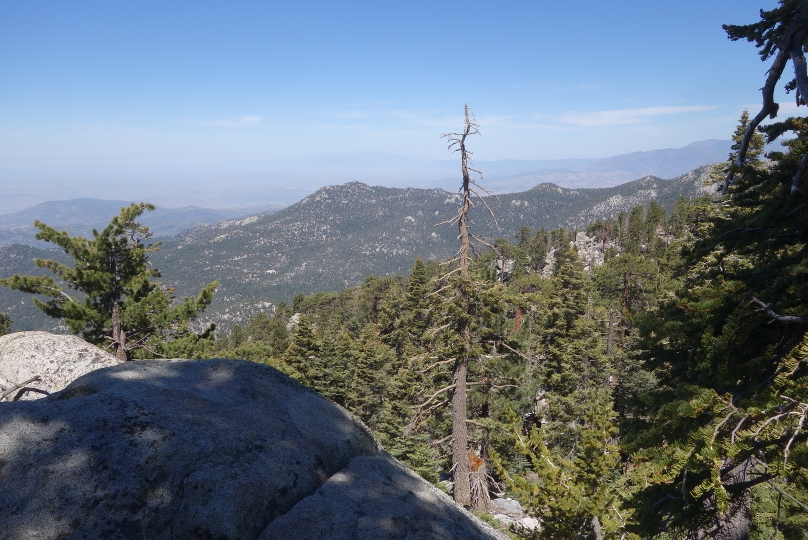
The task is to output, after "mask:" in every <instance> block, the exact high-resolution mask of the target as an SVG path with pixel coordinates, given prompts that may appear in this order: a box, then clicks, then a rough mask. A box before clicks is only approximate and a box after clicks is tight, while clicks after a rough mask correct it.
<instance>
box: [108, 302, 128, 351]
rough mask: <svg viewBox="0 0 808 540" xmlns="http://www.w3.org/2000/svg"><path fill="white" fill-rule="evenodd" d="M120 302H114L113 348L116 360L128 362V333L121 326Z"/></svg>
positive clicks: (112, 322) (112, 323)
mask: <svg viewBox="0 0 808 540" xmlns="http://www.w3.org/2000/svg"><path fill="white" fill-rule="evenodd" d="M118 309H119V308H118V302H117V299H116V298H113V301H112V317H111V319H112V321H111V326H112V347H113V352H114V353H115V358H117V359H118V360H121V361H126V333H125V332H124V330H123V325H122V324H121V316H120V312H119V310H118Z"/></svg>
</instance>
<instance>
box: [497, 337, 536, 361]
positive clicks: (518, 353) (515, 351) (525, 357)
mask: <svg viewBox="0 0 808 540" xmlns="http://www.w3.org/2000/svg"><path fill="white" fill-rule="evenodd" d="M488 343H492V344H494V345H502V346H503V347H505V348H506V349H508V350H509V351H511V352H512V353H513V354H516V355H518V356H520V357H521V358H522V359H524V360H527V361H528V362H530V357H529V356H528V355H526V354H524V353H521V352H519V351H517V350H516V349H514V348H513V347H509V346H508V344H506V343H503V342H497V341H489V342H488Z"/></svg>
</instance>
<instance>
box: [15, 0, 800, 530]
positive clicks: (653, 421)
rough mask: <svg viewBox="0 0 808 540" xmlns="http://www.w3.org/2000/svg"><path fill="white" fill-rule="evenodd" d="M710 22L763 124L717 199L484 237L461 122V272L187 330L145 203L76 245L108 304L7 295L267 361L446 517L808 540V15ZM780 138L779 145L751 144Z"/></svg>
mask: <svg viewBox="0 0 808 540" xmlns="http://www.w3.org/2000/svg"><path fill="white" fill-rule="evenodd" d="M724 29H725V31H726V32H727V34H728V36H729V38H730V39H731V40H748V41H750V42H752V43H754V44H755V45H756V46H757V47H758V50H759V54H760V57H761V59H762V60H763V61H764V63H763V64H762V65H761V66H765V67H761V76H765V77H766V82H765V86H764V87H763V89H762V108H761V110H760V111H751V112H750V113H746V112H745V113H744V114H743V116H742V117H741V118H740V120H739V122H738V127H737V129H736V131H735V132H734V133H733V134H727V135H732V138H733V141H734V143H735V144H734V146H733V148H732V153H731V154H730V155H729V156H728V158H727V161H726V162H725V163H722V164H718V165H716V166H715V167H714V170H713V174H712V180H711V181H712V182H713V183H715V184H717V185H718V190H717V194H716V195H715V196H704V197H700V198H695V199H692V200H685V199H684V198H683V199H680V200H679V201H678V202H676V204H675V205H673V206H672V207H670V208H666V207H664V206H661V205H659V204H657V203H655V202H652V203H650V204H649V205H647V206H637V207H635V208H633V209H632V210H631V211H630V212H625V213H620V214H619V215H615V216H611V217H608V218H605V219H602V220H598V221H594V222H592V223H590V224H589V225H588V226H587V227H586V228H585V229H581V230H569V229H564V228H559V229H556V230H545V229H542V228H539V229H536V228H535V227H534V224H531V223H524V224H523V225H522V226H521V228H519V229H518V230H514V231H512V236H511V237H509V238H478V237H477V236H475V234H474V232H475V228H474V226H475V222H481V221H483V220H495V219H496V218H497V216H496V215H494V214H493V213H492V212H489V210H488V209H487V207H486V204H485V202H484V200H483V199H482V198H481V197H480V195H484V194H485V193H486V192H485V190H484V187H485V181H484V178H483V176H482V175H481V174H479V173H478V172H477V171H476V170H475V168H474V163H473V161H472V159H471V158H472V156H471V151H470V150H469V149H470V148H473V145H474V141H475V136H476V130H477V125H476V123H475V120H474V116H473V114H472V113H471V112H470V111H469V110H468V109H466V116H465V124H464V126H463V127H462V129H461V130H460V131H459V132H458V133H452V134H448V135H446V136H445V137H446V138H445V141H446V142H447V144H448V145H449V150H450V151H452V152H453V154H452V156H454V157H456V158H457V160H458V165H459V167H460V170H461V174H460V175H458V182H459V184H461V185H460V194H461V195H462V197H461V198H460V206H459V208H458V212H457V214H456V216H455V217H454V218H452V219H450V220H449V221H448V222H446V223H443V224H438V225H436V226H437V227H453V228H454V229H455V230H457V231H458V233H459V234H458V240H457V250H458V255H457V257H456V258H455V259H452V260H448V261H437V260H424V259H422V258H417V259H415V260H414V261H412V268H411V271H410V272H409V274H408V275H396V276H386V277H377V276H368V277H367V278H366V279H365V280H364V282H363V283H362V284H360V285H357V286H354V287H350V288H347V289H344V290H341V291H336V292H328V293H326V292H319V293H315V294H313V295H308V296H306V295H303V294H298V295H297V296H295V297H294V298H293V299H290V301H289V302H288V303H284V302H281V303H280V304H279V305H278V306H276V309H275V311H274V313H273V314H271V315H270V314H265V313H259V314H257V315H253V316H252V317H251V318H250V319H249V321H248V322H247V323H246V324H243V325H237V326H234V327H232V328H230V329H229V330H228V331H227V332H224V333H222V332H218V333H217V332H215V331H213V329H211V328H209V329H207V330H206V331H204V332H201V333H197V332H194V331H192V330H191V327H192V326H191V325H190V322H191V321H192V320H193V319H194V318H195V317H196V316H197V314H198V313H199V312H201V310H203V309H204V307H205V306H206V305H207V304H209V303H210V299H211V297H212V295H213V290H214V289H215V286H216V283H212V284H210V285H209V286H208V287H206V288H205V289H204V290H203V291H202V292H201V293H200V296H199V298H197V299H193V298H190V299H186V300H184V301H183V302H176V301H175V299H174V298H173V297H172V296H171V295H170V291H168V292H161V291H162V290H161V289H160V288H159V287H156V286H155V285H153V283H154V282H153V281H150V280H151V279H152V278H154V277H155V276H156V275H155V274H154V273H153V272H155V271H153V270H147V269H146V268H147V266H146V265H145V263H144V260H145V259H144V257H146V256H147V254H148V251H149V249H154V248H149V247H148V246H146V245H145V244H144V242H146V241H147V240H148V237H147V235H146V234H145V232H146V231H143V228H139V225H138V224H137V223H136V222H135V221H134V220H135V218H137V217H138V216H139V215H140V213H142V212H143V211H145V210H148V208H146V207H145V206H144V207H137V208H131V209H124V211H123V214H122V217H121V218H120V219H119V222H117V223H118V226H119V228H120V230H117V231H116V230H110V231H107V232H104V233H99V236H98V237H97V238H96V239H95V240H93V241H87V242H97V243H104V242H105V243H106V244H105V245H109V246H111V247H110V248H109V249H113V248H115V249H118V251H117V252H116V253H117V254H118V255H113V256H112V258H115V257H119V258H120V260H123V261H125V262H126V263H127V264H128V265H129V266H128V268H130V270H131V275H128V276H124V278H121V279H119V280H117V281H115V280H113V281H115V282H116V283H120V284H121V290H120V291H118V290H116V291H115V292H114V295H111V294H106V295H103V294H96V292H94V291H97V289H98V287H97V281H98V280H99V279H102V278H103V279H106V278H104V277H103V276H102V277H99V275H100V274H98V273H96V274H92V275H91V274H89V273H86V272H84V273H83V271H79V272H78V274H82V273H83V274H82V275H75V273H76V271H75V270H71V269H69V268H67V267H65V266H64V265H60V264H58V263H54V262H53V261H40V262H38V265H39V266H42V267H44V268H46V269H50V270H52V271H53V272H54V273H56V274H57V277H59V278H61V279H62V280H63V281H64V280H68V281H69V279H72V278H75V279H77V280H79V281H81V280H82V279H83V280H84V281H85V282H86V287H85V289H86V291H87V299H88V300H87V303H86V304H82V305H81V306H76V307H74V304H75V301H74V300H72V299H66V298H65V296H66V295H65V293H64V291H62V290H61V289H59V286H58V285H57V283H56V281H54V280H52V279H50V278H48V279H45V278H32V277H29V276H14V277H12V278H7V279H4V280H3V281H2V283H3V284H4V285H6V286H9V287H12V288H16V289H18V290H23V291H26V292H31V293H35V294H39V295H45V296H46V297H49V298H50V300H49V301H48V302H40V303H39V304H40V307H41V309H43V311H45V312H46V313H48V314H49V315H52V316H54V317H60V318H64V319H65V320H67V322H68V324H69V326H70V328H71V329H72V330H73V331H75V332H77V333H81V332H83V333H84V335H85V337H86V338H88V339H90V340H95V341H97V342H99V343H100V342H105V343H110V342H111V343H113V344H114V347H115V350H116V351H119V352H118V354H119V355H120V356H122V357H126V358H147V357H148V358H153V357H155V356H160V357H166V358H214V357H225V358H235V359H245V360H251V361H254V362H261V363H265V364H268V365H270V366H273V367H275V368H277V369H279V370H281V371H283V372H285V373H286V374H288V375H290V376H291V377H293V378H295V379H297V380H298V381H299V382H301V383H302V384H304V385H306V386H308V387H310V388H313V389H315V390H316V391H317V392H319V393H321V394H322V395H323V396H325V397H327V398H329V399H331V400H333V401H334V402H336V403H338V404H340V405H342V406H343V407H345V408H347V409H348V410H349V411H351V412H352V413H353V414H355V415H356V416H357V417H359V418H360V419H361V420H362V421H363V422H364V423H365V424H367V426H368V427H370V429H371V430H372V431H373V432H374V433H375V434H376V436H377V437H378V439H379V440H380V441H381V443H382V445H383V447H384V448H385V449H386V451H387V452H389V453H390V454H392V455H393V456H394V457H396V458H397V459H399V460H400V461H402V462H403V463H405V464H406V465H408V466H409V467H410V468H412V469H413V470H414V471H416V472H417V473H418V474H420V475H421V476H422V477H423V478H425V479H426V480H429V481H431V482H433V483H435V484H436V485H438V486H442V487H443V489H447V490H450V493H451V495H452V496H453V497H454V499H455V501H457V502H458V503H459V504H462V505H464V506H466V507H468V508H470V509H472V510H475V511H478V512H480V513H481V514H482V513H484V512H485V511H486V510H490V508H491V507H490V504H491V503H490V497H492V496H508V497H513V498H515V499H517V500H519V501H520V502H521V503H522V505H523V506H524V507H525V509H526V511H527V512H528V513H529V514H530V515H532V516H534V517H536V518H538V519H539V520H540V523H541V527H540V528H538V529H536V530H534V531H527V530H524V529H516V528H514V529H512V530H511V531H509V532H508V534H510V535H512V536H513V537H514V538H547V539H626V540H628V539H643V538H661V539H680V538H687V539H702V538H714V539H744V538H752V539H759V540H763V539H767V540H768V539H804V538H808V333H806V331H808V186H806V184H808V178H806V176H808V175H807V174H806V168H808V121H807V120H806V118H803V117H788V118H782V117H780V116H778V115H777V112H778V105H777V103H775V102H774V99H773V95H774V90H775V88H776V87H778V85H779V86H781V87H785V89H786V90H787V91H789V92H790V93H791V95H792V96H795V99H796V100H797V103H798V104H799V105H800V106H804V105H805V101H806V99H808V98H806V96H808V71H807V70H806V60H805V56H804V52H803V51H804V49H805V47H806V43H808V1H802V0H782V2H780V4H779V6H778V7H776V8H775V9H773V10H771V11H761V20H760V21H759V22H756V23H753V24H749V25H745V26H733V25H728V26H725V27H724ZM789 60H790V61H791V62H790V65H792V66H793V76H792V75H791V74H789V73H788V70H787V69H786V68H787V67H788V66H789ZM789 81H790V82H789ZM774 140H779V141H781V142H782V145H783V147H782V149H781V150H777V151H771V152H764V146H765V145H766V143H768V142H772V141H774ZM483 173H484V171H483ZM127 212H128V213H127ZM124 214H125V215H124ZM116 219H118V218H116ZM127 219H128V220H129V221H127ZM38 226H39V225H38ZM40 231H41V232H40V236H38V237H39V238H41V239H45V240H51V241H54V242H56V243H57V244H58V245H60V246H62V247H66V248H70V249H73V250H74V251H75V252H76V253H77V254H78V255H82V253H83V252H82V251H81V250H82V249H83V250H85V251H86V250H90V248H92V247H93V246H90V245H89V244H80V243H77V242H75V241H73V240H71V239H69V238H67V237H66V236H65V237H63V236H59V235H60V234H63V233H57V232H56V231H54V230H51V229H49V228H47V226H45V225H44V224H42V226H41V227H40ZM133 231H134V232H135V233H137V234H132V232H133ZM105 234H106V235H107V236H104V235H105ZM138 234H140V236H138ZM126 238H128V239H129V240H128V241H129V242H130V243H132V242H134V244H133V245H136V246H140V247H138V249H139V250H140V251H137V252H136V253H135V252H127V251H126V249H127V248H126V246H123V244H126V242H125V241H124V240H125V239H126ZM581 238H585V239H587V242H588V245H589V246H594V247H592V248H591V250H594V252H596V253H597V254H599V257H600V259H599V260H598V261H597V264H596V263H595V262H594V261H593V260H591V258H588V256H585V255H584V253H583V252H581V251H580V250H579V248H581V245H582V244H581V242H580V241H577V240H580V239H581ZM116 239H117V240H116ZM121 239H123V240H121ZM116 242H117V243H116ZM99 245H100V244H99ZM71 246H72V247H71ZM116 246H117V247H116ZM93 249H94V248H93ZM121 253H123V255H120V254H121ZM127 253H129V254H128V255H127ZM132 253H134V255H132ZM82 256H83V255H82ZM132 257H134V258H132ZM77 260H78V258H77ZM105 260H106V259H105ZM110 260H111V259H110ZM116 260H118V259H116ZM601 261H602V263H601ZM40 263H41V264H40ZM104 271H105V272H106V271H107V270H104ZM70 272H73V274H71V273H70ZM99 272H100V271H99ZM144 272H152V274H150V275H145V274H144ZM101 273H103V272H101ZM104 276H106V274H104ZM144 276H145V277H144ZM107 277H108V276H107ZM126 280H129V281H128V282H127V281H126ZM130 282H131V287H130V285H129V283H130ZM126 287H130V288H131V290H129V289H126ZM127 291H129V292H127ZM172 302H173V303H172ZM119 304H120V306H121V308H120V312H119V311H116V310H111V307H112V306H118V305H119ZM169 305H174V306H176V307H174V308H169V307H168V306H169ZM116 309H117V308H116ZM149 310H152V311H155V312H161V313H163V315H161V316H160V317H157V319H154V317H152V316H151V315H149V313H151V311H149ZM127 317H128V319H127ZM150 317H151V318H150ZM130 320H131V321H136V322H137V324H135V322H132V323H131V324H132V328H133V329H132V331H131V334H130V333H129V331H128V330H126V331H125V330H124V329H122V328H123V327H122V326H121V324H124V325H125V324H127V323H126V321H130ZM155 320H157V322H154V321H155ZM121 321H124V322H121ZM149 321H151V322H149ZM116 324H117V325H118V326H117V327H116V326H115V325H116ZM7 326H8V322H7V321H5V320H4V319H3V318H2V316H0V332H2V330H3V329H4V328H5V329H6V331H7ZM124 332H126V335H124ZM122 336H123V337H122ZM104 340H106V341H104Z"/></svg>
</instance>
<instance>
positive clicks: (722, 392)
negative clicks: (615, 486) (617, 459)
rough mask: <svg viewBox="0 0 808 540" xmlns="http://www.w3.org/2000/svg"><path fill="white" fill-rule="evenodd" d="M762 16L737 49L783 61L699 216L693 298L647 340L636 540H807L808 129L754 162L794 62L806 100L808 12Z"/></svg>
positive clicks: (799, 125)
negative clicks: (643, 482)
mask: <svg viewBox="0 0 808 540" xmlns="http://www.w3.org/2000/svg"><path fill="white" fill-rule="evenodd" d="M761 17H762V20H761V21H760V22H759V23H756V24H752V25H746V26H725V29H726V30H727V32H728V34H729V36H730V38H731V39H741V38H743V39H748V40H750V41H755V42H756V44H757V46H758V47H759V48H760V49H761V56H762V57H763V58H764V59H766V58H769V57H771V56H774V57H775V60H774V62H773V64H772V66H771V69H770V70H769V72H768V79H767V83H766V85H765V86H764V88H763V101H764V103H763V107H762V110H761V111H760V113H759V114H758V115H756V116H755V118H754V119H752V120H751V121H749V124H748V125H747V126H746V128H745V130H744V135H743V137H742V140H741V141H740V144H739V145H738V148H737V150H736V151H737V155H736V156H735V159H734V163H733V164H732V167H731V168H730V171H729V174H728V175H727V179H726V181H725V184H724V191H725V192H726V197H725V198H723V199H721V200H719V201H717V202H716V203H714V204H703V207H704V209H703V210H698V213H697V215H696V218H697V223H696V224H695V225H694V226H693V227H692V228H691V230H692V234H693V239H692V241H691V242H689V244H686V245H685V250H684V251H683V254H684V256H685V262H686V263H687V267H686V270H687V273H686V274H685V275H684V276H683V278H684V284H683V286H682V287H681V289H680V290H679V291H678V293H677V295H676V297H675V298H673V299H671V300H669V301H668V302H666V303H665V305H664V306H663V310H662V311H661V313H660V316H659V320H657V321H653V320H649V321H647V325H646V328H645V329H643V335H642V338H643V340H644V344H643V346H644V347H645V349H646V351H647V352H646V355H645V361H646V366H647V367H648V368H649V369H651V370H652V373H653V375H654V376H655V377H656V378H657V380H658V385H657V387H656V388H655V389H654V390H653V391H652V392H649V393H648V394H646V395H645V396H644V401H645V402H646V403H648V404H649V408H648V410H647V411H644V412H643V414H637V416H636V420H637V425H636V426H635V428H634V429H633V430H632V432H631V433H628V434H627V435H628V437H627V441H626V442H627V445H626V449H627V450H632V451H634V458H633V460H634V462H635V463H636V470H637V473H638V474H641V475H643V476H644V477H649V478H653V479H654V482H653V484H650V485H648V486H646V487H644V488H643V489H641V490H640V491H639V492H638V494H637V495H636V498H635V504H636V506H637V509H638V512H637V518H638V524H639V526H638V528H637V531H638V532H641V533H642V534H644V535H646V536H651V535H660V534H663V533H664V534H668V535H678V536H679V537H686V538H695V537H702V536H704V535H709V536H711V537H713V538H720V539H740V538H749V537H750V535H751V534H753V533H755V531H761V530H764V529H765V528H768V531H769V532H770V534H769V537H771V536H772V534H778V531H779V533H780V534H785V533H786V532H787V531H796V530H798V528H799V527H798V526H795V523H798V522H799V520H800V519H803V522H804V518H802V516H804V514H805V512H804V508H806V507H808V496H806V494H807V493H808V492H806V484H805V475H804V472H803V466H804V464H805V463H806V460H808V455H807V454H808V449H806V447H805V441H806V440H808V432H806V430H805V427H806V424H807V422H806V416H808V365H807V364H806V361H805V358H806V356H808V344H806V338H805V335H806V328H807V327H808V272H806V269H808V253H807V252H806V248H805V241H804V239H805V238H806V237H808V215H806V212H805V208H806V206H808V203H807V202H806V199H807V198H808V197H806V190H805V188H804V187H803V185H802V175H803V174H804V169H805V165H806V163H808V158H807V157H806V154H808V129H807V128H808V124H807V123H806V122H805V119H804V118H789V119H786V120H785V121H783V122H777V123H775V124H771V125H769V126H766V127H765V128H761V131H763V132H764V133H766V134H767V135H768V136H769V138H770V140H771V139H773V138H776V137H777V136H779V135H781V134H782V133H785V132H787V131H791V132H793V133H794V135H795V136H796V137H795V138H794V139H791V140H789V141H786V142H785V143H784V144H785V145H786V147H787V149H788V151H787V152H785V153H781V152H772V153H771V154H770V158H771V162H770V163H769V164H768V165H767V166H765V167H764V166H760V165H759V164H756V163H754V159H755V158H756V156H755V152H756V150H755V146H756V145H757V146H758V147H759V146H760V144H759V142H760V141H759V140H758V142H757V143H755V142H754V135H755V131H756V130H757V127H758V125H759V123H760V122H761V121H762V120H763V119H764V118H765V117H766V116H768V115H772V116H774V115H776V113H777V109H778V106H777V104H776V103H774V101H773V92H774V87H775V86H776V84H777V82H778V81H779V79H780V76H781V75H782V73H783V70H784V68H785V65H786V62H787V60H788V59H789V58H791V59H792V60H793V62H792V64H793V65H794V69H795V74H796V82H795V83H789V85H786V86H787V87H788V86H791V87H792V89H794V88H796V89H797V91H798V95H797V99H798V102H799V100H802V99H804V97H805V96H808V74H806V63H805V59H804V56H803V53H802V44H803V42H804V39H805V37H806V35H808V2H805V1H796V0H794V1H789V0H786V1H784V2H781V5H780V7H778V8H775V9H773V10H770V11H761ZM742 121H743V119H742ZM739 133H740V128H739V130H738V132H737V133H736V139H737V138H738V137H737V136H738V135H739ZM736 144H737V140H736ZM642 419H644V421H643V420H642ZM783 493H785V494H786V495H785V496H783ZM762 494H768V495H766V496H762ZM781 496H782V498H784V499H787V500H788V501H789V502H788V504H789V505H791V507H790V509H789V508H788V507H782V508H781V510H783V512H782V513H780V515H779V516H778V517H776V518H773V517H772V515H773V513H772V512H771V511H770V510H769V511H768V514H767V512H765V511H761V509H760V508H757V507H756V506H755V505H756V504H764V506H765V504H769V503H765V502H763V503H762V502H761V501H766V500H769V501H771V500H772V499H773V498H777V497H781ZM795 501H796V502H795ZM800 505H803V509H802V510H801V512H800V513H799V514H797V513H792V512H793V509H795V508H797V507H799V506H800ZM769 509H771V505H770V506H769ZM767 515H768V516H769V517H766V516H767ZM760 519H765V520H770V521H768V523H761V522H759V521H757V520H760ZM785 537H786V538H799V537H800V536H799V535H798V534H793V536H785Z"/></svg>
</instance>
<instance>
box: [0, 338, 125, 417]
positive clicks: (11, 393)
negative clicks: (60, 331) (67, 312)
mask: <svg viewBox="0 0 808 540" xmlns="http://www.w3.org/2000/svg"><path fill="white" fill-rule="evenodd" d="M119 363H120V360H118V359H117V358H115V357H114V356H113V355H111V354H109V353H107V352H105V351H102V350H101V349H99V348H98V347H96V346H94V345H91V344H89V343H87V342H86V341H84V340H83V339H81V338H80V337H78V336H65V335H57V334H50V333H48V332H16V333H14V334H7V335H5V336H0V396H2V397H0V401H3V400H6V401H14V400H18V399H23V400H30V399H39V398H41V397H43V396H46V395H48V394H50V393H53V392H56V391H58V390H61V389H62V388H64V387H65V386H67V385H68V384H70V383H71V382H73V381H74V380H76V379H77V378H78V377H80V376H82V375H84V374H86V373H89V372H91V371H94V370H96V369H99V368H102V367H109V366H114V365H117V364H119ZM4 394H5V395H4Z"/></svg>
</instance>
